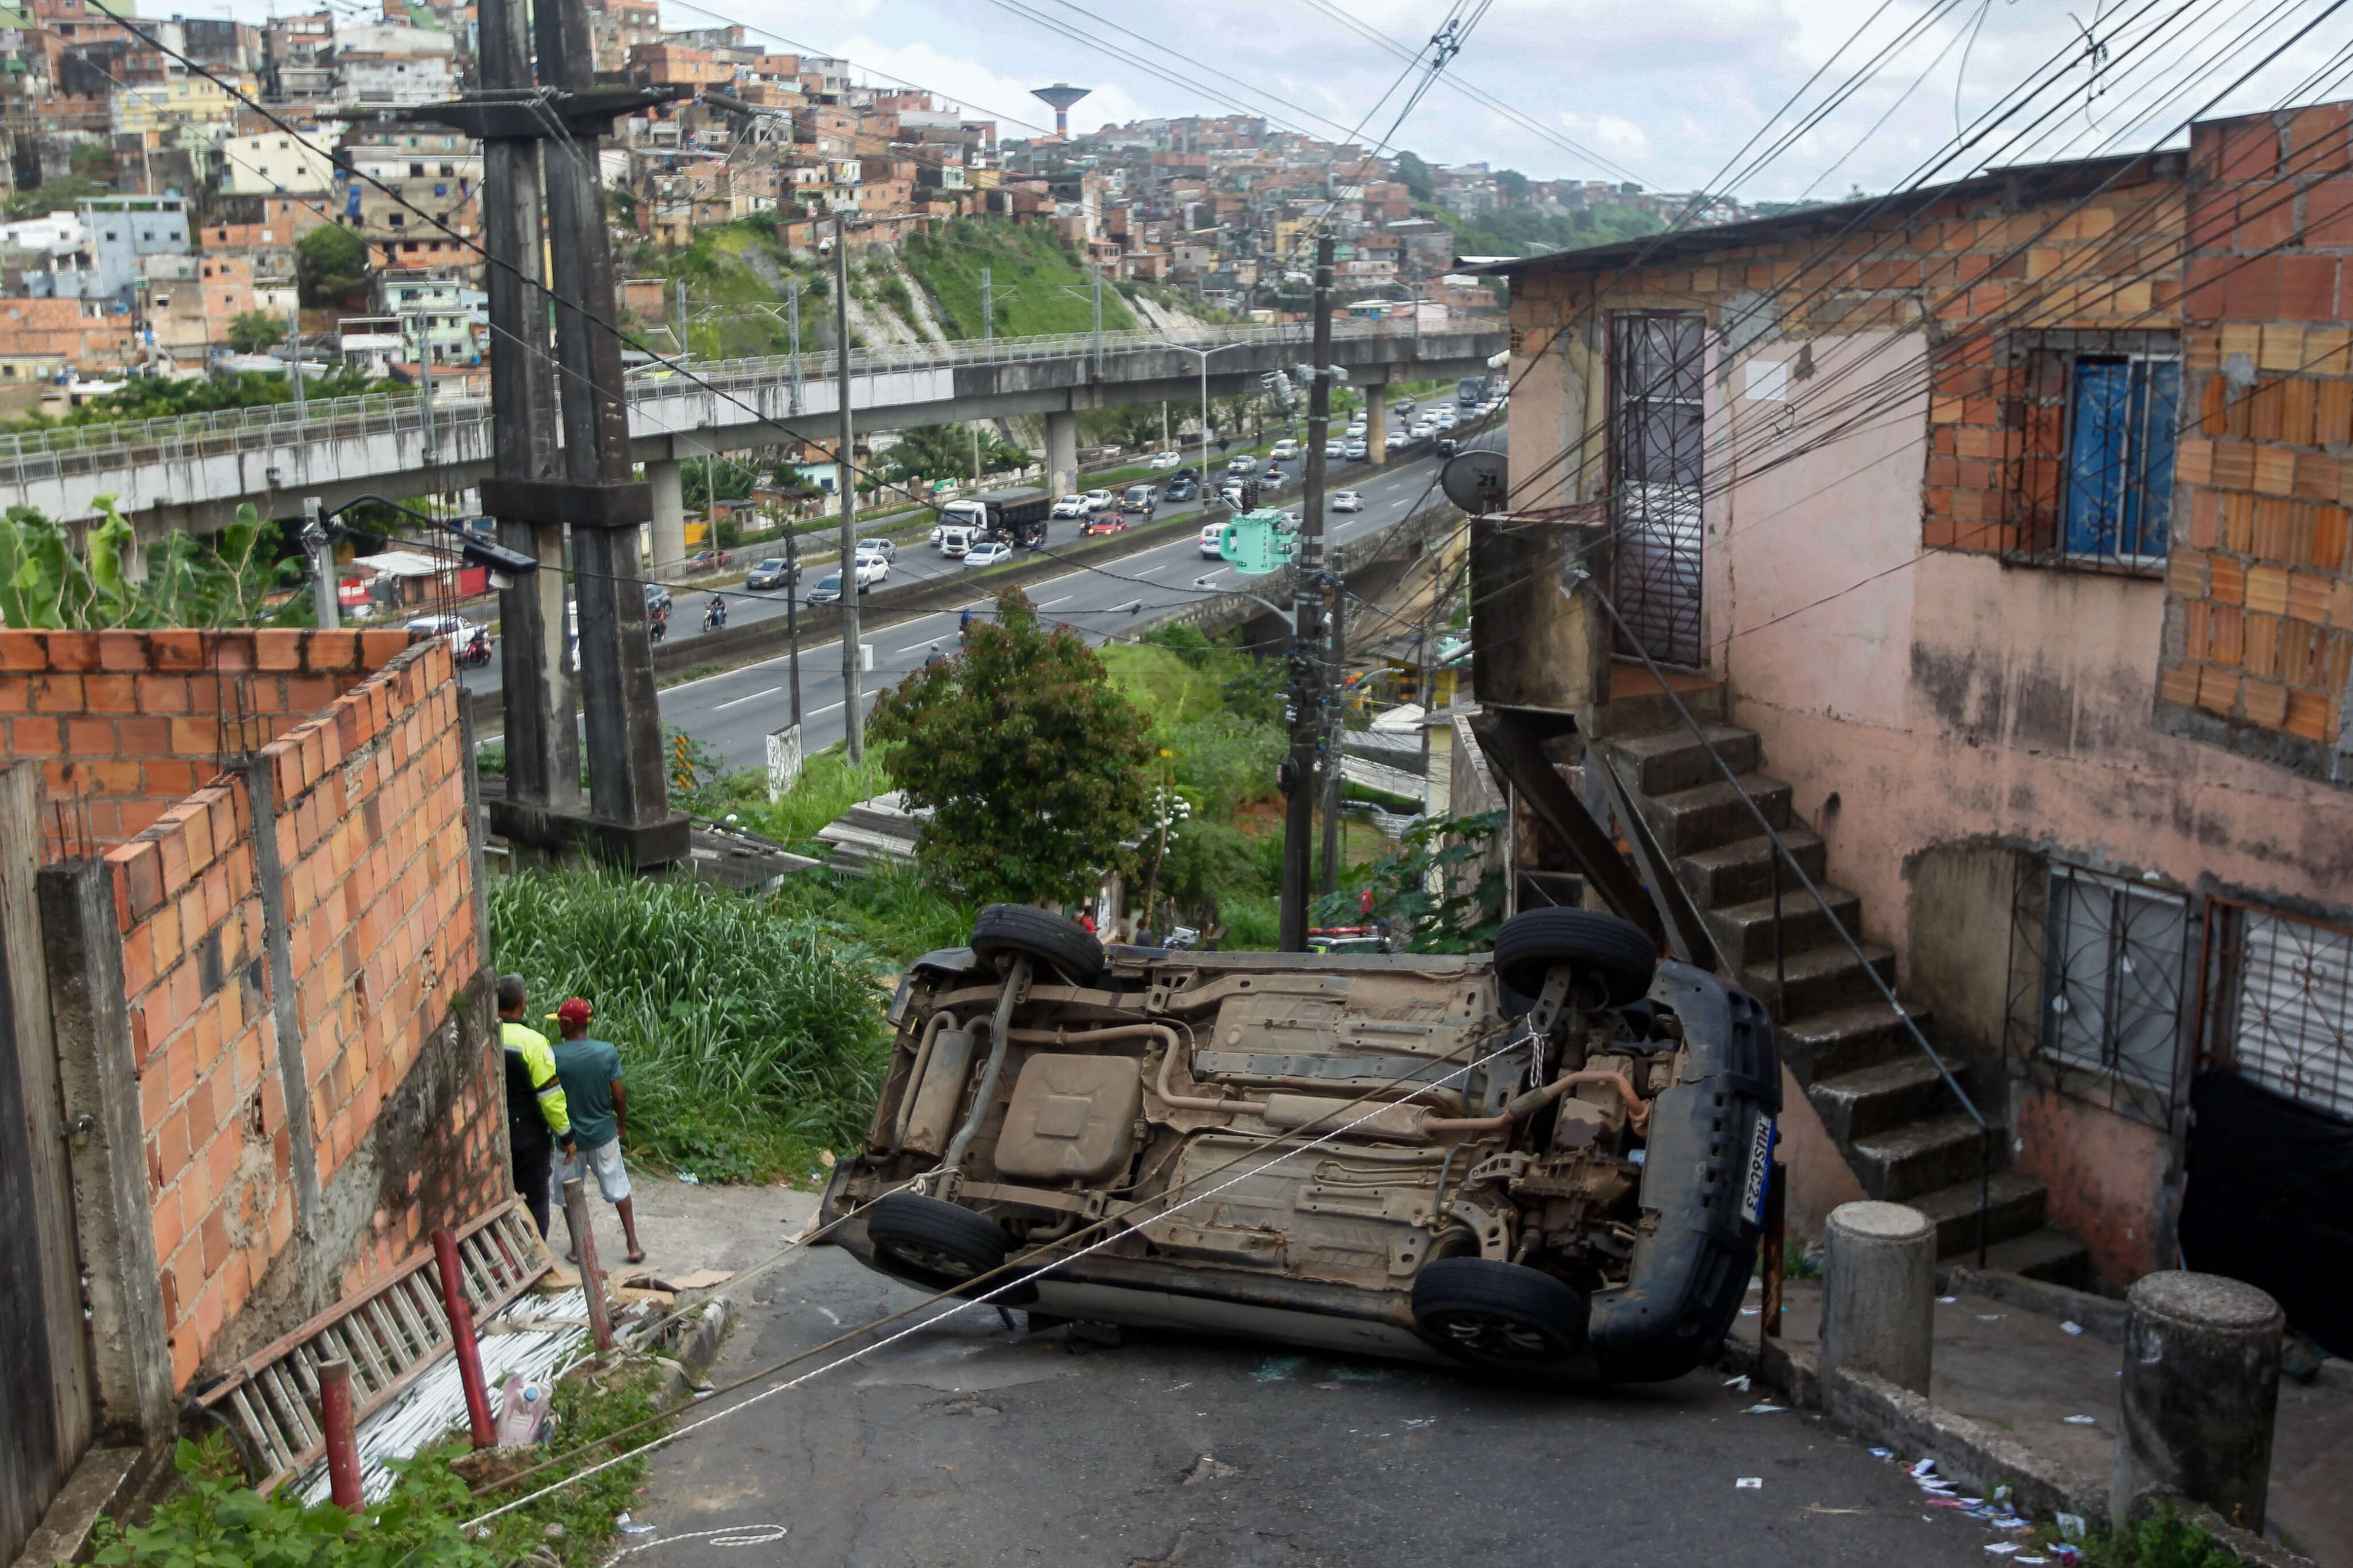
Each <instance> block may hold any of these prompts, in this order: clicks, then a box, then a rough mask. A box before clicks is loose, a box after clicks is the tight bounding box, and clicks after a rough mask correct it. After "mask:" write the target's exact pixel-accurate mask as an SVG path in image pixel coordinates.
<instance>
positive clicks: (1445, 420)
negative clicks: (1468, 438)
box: [1431, 408, 1462, 430]
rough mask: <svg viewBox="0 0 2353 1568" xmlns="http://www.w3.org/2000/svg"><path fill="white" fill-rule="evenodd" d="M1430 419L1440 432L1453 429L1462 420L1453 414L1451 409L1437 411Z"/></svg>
mask: <svg viewBox="0 0 2353 1568" xmlns="http://www.w3.org/2000/svg"><path fill="white" fill-rule="evenodd" d="M1431 417H1432V418H1433V419H1434V420H1435V421H1436V422H1437V425H1438V427H1439V428H1440V430H1451V429H1453V428H1454V426H1456V425H1458V424H1460V423H1461V418H1462V416H1461V415H1459V414H1457V413H1455V412H1454V410H1452V409H1451V408H1440V409H1439V410H1437V412H1436V413H1435V414H1433V415H1432V416H1431Z"/></svg>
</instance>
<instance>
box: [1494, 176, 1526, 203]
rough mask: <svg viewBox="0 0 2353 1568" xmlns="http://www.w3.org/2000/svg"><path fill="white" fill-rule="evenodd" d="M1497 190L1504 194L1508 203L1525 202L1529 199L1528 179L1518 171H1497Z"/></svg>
mask: <svg viewBox="0 0 2353 1568" xmlns="http://www.w3.org/2000/svg"><path fill="white" fill-rule="evenodd" d="M1495 189H1497V190H1498V191H1500V192H1502V193H1503V195H1504V200H1505V201H1507V202H1524V201H1525V200H1527V199H1528V177H1527V176H1526V175H1525V174H1521V173H1520V172H1519V171H1518V170H1517V169H1498V170H1496V171H1495Z"/></svg>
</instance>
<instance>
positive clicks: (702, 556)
mask: <svg viewBox="0 0 2353 1568" xmlns="http://www.w3.org/2000/svg"><path fill="white" fill-rule="evenodd" d="M734 564H735V553H734V552H733V551H730V550H698V551H696V552H694V553H693V554H691V555H690V556H688V557H687V558H686V560H685V561H684V562H683V563H681V566H682V568H683V569H684V570H685V571H686V572H688V573H689V574H693V573H700V572H716V571H718V570H719V569H720V568H721V567H723V566H733V565H734Z"/></svg>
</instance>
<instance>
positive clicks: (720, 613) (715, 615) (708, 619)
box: [702, 594, 727, 632]
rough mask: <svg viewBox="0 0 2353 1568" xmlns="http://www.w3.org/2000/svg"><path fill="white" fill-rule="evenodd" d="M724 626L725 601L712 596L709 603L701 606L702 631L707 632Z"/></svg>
mask: <svg viewBox="0 0 2353 1568" xmlns="http://www.w3.org/2000/svg"><path fill="white" fill-rule="evenodd" d="M726 624H727V601H726V600H724V599H723V598H721V597H720V596H719V595H716V594H713V595H711V602H710V603H709V604H707V605H703V606H702V629H703V630H704V631H706V632H707V631H710V630H711V629H712V628H713V627H714V626H725V625H726Z"/></svg>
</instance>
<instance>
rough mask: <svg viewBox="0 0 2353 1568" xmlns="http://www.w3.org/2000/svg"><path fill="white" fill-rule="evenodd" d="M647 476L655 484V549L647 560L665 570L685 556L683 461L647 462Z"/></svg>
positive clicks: (684, 474)
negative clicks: (651, 556)
mask: <svg viewBox="0 0 2353 1568" xmlns="http://www.w3.org/2000/svg"><path fill="white" fill-rule="evenodd" d="M646 479H647V480H648V481H649V483H651V484H652V486H653V487H654V550H653V559H652V560H651V561H650V562H649V563H647V564H649V565H650V566H652V567H654V568H655V569H656V570H657V571H661V572H667V571H669V570H670V568H672V567H674V566H676V565H677V564H678V563H680V562H681V561H683V560H685V559H686V465H685V464H684V463H681V462H680V461H679V460H678V459H677V458H671V459H670V460H669V461H668V462H661V463H648V464H647V465H646Z"/></svg>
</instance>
